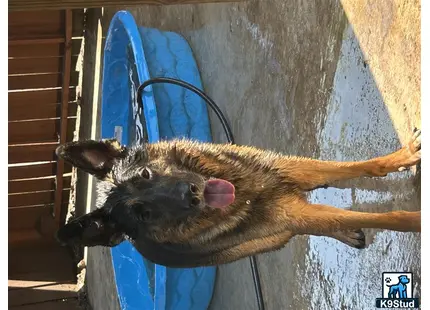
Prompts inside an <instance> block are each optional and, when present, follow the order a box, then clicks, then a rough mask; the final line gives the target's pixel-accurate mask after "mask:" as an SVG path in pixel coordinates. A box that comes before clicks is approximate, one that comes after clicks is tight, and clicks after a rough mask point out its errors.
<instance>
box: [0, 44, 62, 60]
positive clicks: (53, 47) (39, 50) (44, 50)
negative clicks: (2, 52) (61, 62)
mask: <svg viewBox="0 0 430 310" xmlns="http://www.w3.org/2000/svg"><path fill="white" fill-rule="evenodd" d="M63 49H64V44H63V43H51V44H28V45H9V48H8V57H9V58H34V57H52V56H55V57H60V56H61V55H62V53H63Z"/></svg>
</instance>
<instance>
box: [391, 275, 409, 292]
mask: <svg viewBox="0 0 430 310" xmlns="http://www.w3.org/2000/svg"><path fill="white" fill-rule="evenodd" d="M409 282H410V280H409V278H408V277H407V276H405V275H401V276H399V283H397V284H394V285H387V286H388V287H390V291H389V292H388V298H408V292H407V290H406V284H408V283H409ZM397 296H398V297H397Z"/></svg>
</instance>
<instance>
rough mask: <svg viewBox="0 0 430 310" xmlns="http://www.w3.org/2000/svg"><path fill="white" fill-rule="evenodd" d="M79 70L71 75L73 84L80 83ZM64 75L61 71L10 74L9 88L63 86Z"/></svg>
mask: <svg viewBox="0 0 430 310" xmlns="http://www.w3.org/2000/svg"><path fill="white" fill-rule="evenodd" d="M78 78H79V72H73V73H72V76H71V77H70V79H71V81H72V83H73V85H77V84H78ZM62 80H63V75H62V74H61V73H48V74H31V75H9V76H8V89H9V90H20V89H35V88H53V87H61V84H62V83H61V82H62Z"/></svg>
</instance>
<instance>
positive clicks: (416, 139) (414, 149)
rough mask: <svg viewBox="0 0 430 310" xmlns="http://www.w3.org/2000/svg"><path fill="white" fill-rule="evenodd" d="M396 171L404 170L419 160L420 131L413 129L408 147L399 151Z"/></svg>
mask: <svg viewBox="0 0 430 310" xmlns="http://www.w3.org/2000/svg"><path fill="white" fill-rule="evenodd" d="M399 160H400V162H399V164H398V168H397V170H398V171H403V170H406V169H408V168H410V167H412V166H415V165H416V164H418V163H419V162H420V160H421V130H420V129H415V132H414V134H413V135H412V138H411V140H410V141H409V143H408V145H407V146H405V147H404V148H402V149H401V150H400V151H399Z"/></svg>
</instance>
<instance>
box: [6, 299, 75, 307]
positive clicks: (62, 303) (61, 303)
mask: <svg viewBox="0 0 430 310" xmlns="http://www.w3.org/2000/svg"><path fill="white" fill-rule="evenodd" d="M79 307H80V306H79V302H78V299H77V297H76V298H69V299H64V300H57V301H47V302H43V303H39V304H30V305H23V306H18V307H13V309H14V310H76V309H79Z"/></svg>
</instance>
